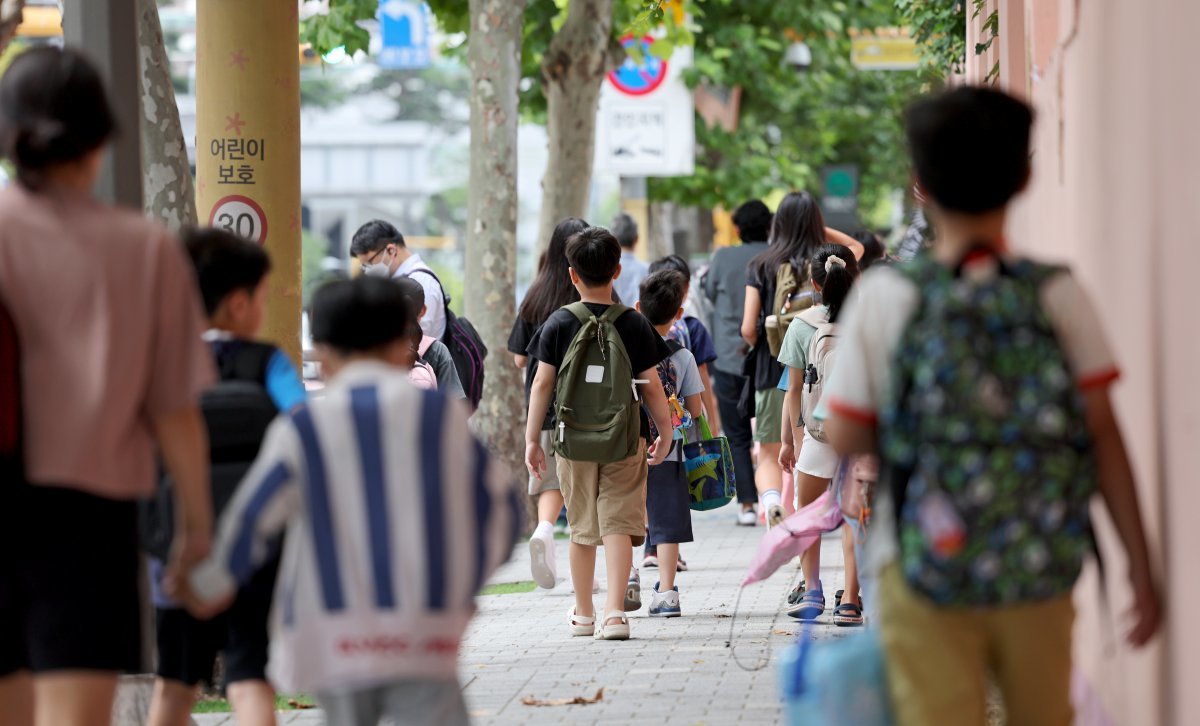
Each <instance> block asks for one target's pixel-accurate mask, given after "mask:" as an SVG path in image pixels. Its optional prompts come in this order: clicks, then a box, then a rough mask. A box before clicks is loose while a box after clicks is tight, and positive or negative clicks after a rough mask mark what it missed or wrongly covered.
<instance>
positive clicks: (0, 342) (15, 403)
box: [0, 305, 25, 486]
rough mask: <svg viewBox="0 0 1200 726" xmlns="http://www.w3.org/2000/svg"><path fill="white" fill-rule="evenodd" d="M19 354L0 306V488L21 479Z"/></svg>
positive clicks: (11, 327)
mask: <svg viewBox="0 0 1200 726" xmlns="http://www.w3.org/2000/svg"><path fill="white" fill-rule="evenodd" d="M20 353H21V351H20V348H19V346H18V345H17V327H16V325H15V324H14V323H13V320H12V318H11V317H10V316H9V314H8V310H6V309H5V308H4V306H3V305H0V485H3V486H9V485H11V484H16V483H17V482H20V481H21V480H22V479H24V473H25V472H24V467H23V466H22V456H21V454H22V440H21V429H22V424H23V421H22V414H21V354H20Z"/></svg>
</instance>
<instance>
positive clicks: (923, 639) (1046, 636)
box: [879, 564, 1075, 726]
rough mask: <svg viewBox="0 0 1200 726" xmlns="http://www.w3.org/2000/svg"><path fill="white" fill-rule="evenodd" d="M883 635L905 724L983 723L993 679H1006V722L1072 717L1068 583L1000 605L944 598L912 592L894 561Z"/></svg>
mask: <svg viewBox="0 0 1200 726" xmlns="http://www.w3.org/2000/svg"><path fill="white" fill-rule="evenodd" d="M879 607H880V621H881V631H880V632H881V635H882V638H883V645H884V651H885V653H886V658H887V678H888V689H889V690H890V691H891V697H892V708H893V710H894V712H895V714H896V723H897V724H899V726H930V725H932V724H954V726H986V723H987V717H986V709H987V681H986V674H987V672H988V671H991V672H992V674H993V675H994V676H995V678H996V681H997V683H998V684H999V686H1000V691H1001V693H1002V695H1003V697H1004V706H1005V708H1006V710H1007V713H1008V723H1010V724H1020V725H1021V726H1068V725H1069V724H1070V723H1071V721H1072V718H1073V714H1072V709H1071V701H1070V681H1071V626H1072V624H1073V622H1074V620H1075V609H1074V606H1073V605H1072V604H1071V596H1070V594H1069V593H1068V594H1067V595H1063V596H1061V597H1058V598H1055V599H1053V600H1047V601H1044V602H1037V603H1029V604H1021V605H1014V606H1008V607H997V608H946V607H939V606H936V605H934V604H933V603H931V602H929V601H928V600H927V599H926V598H924V597H923V596H921V595H919V594H918V593H916V592H914V591H913V590H912V589H911V588H910V587H909V586H908V583H907V582H906V581H905V580H904V577H903V574H902V573H901V572H900V568H899V566H898V565H896V564H892V565H889V566H888V567H887V568H885V569H884V571H883V575H882V577H881V578H880V589H879Z"/></svg>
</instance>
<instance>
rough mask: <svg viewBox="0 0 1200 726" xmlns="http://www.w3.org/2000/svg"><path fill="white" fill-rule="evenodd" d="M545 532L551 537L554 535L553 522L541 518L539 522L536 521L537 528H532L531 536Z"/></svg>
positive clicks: (537, 535) (544, 533) (541, 534)
mask: <svg viewBox="0 0 1200 726" xmlns="http://www.w3.org/2000/svg"><path fill="white" fill-rule="evenodd" d="M546 534H549V535H550V536H551V537H553V536H554V522H547V521H545V520H542V521H541V522H538V526H537V529H535V530H533V536H534V537H541V536H543V535H546Z"/></svg>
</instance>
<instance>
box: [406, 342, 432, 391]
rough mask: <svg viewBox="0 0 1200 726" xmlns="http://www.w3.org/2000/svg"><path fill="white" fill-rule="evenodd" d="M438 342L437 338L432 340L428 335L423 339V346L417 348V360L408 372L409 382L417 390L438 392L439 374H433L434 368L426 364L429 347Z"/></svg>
mask: <svg viewBox="0 0 1200 726" xmlns="http://www.w3.org/2000/svg"><path fill="white" fill-rule="evenodd" d="M436 342H437V338H432V337H430V336H428V335H426V336H424V337H422V338H421V344H420V345H419V346H418V347H417V355H418V358H417V360H415V361H413V367H412V369H411V370H410V371H409V372H408V380H409V382H410V383H412V384H413V385H414V386H416V387H417V388H424V389H425V390H428V391H436V390H437V374H436V373H434V372H433V366H431V365H429V364H428V363H426V362H425V353H426V352H427V351H428V350H429V346H431V345H433V344H434V343H436Z"/></svg>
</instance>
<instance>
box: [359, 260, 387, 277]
mask: <svg viewBox="0 0 1200 726" xmlns="http://www.w3.org/2000/svg"><path fill="white" fill-rule="evenodd" d="M363 274H364V275H366V276H367V277H382V278H388V277H391V274H392V271H391V270H389V269H388V265H387V263H386V262H377V263H375V264H374V265H366V266H365V267H363Z"/></svg>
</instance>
